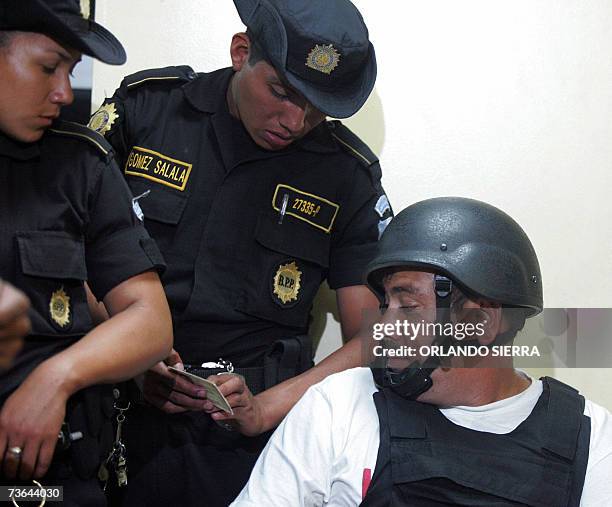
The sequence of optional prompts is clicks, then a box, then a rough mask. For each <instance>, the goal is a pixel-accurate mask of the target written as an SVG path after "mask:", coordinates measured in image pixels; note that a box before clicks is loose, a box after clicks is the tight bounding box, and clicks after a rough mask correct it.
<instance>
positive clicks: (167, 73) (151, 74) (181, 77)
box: [121, 65, 197, 90]
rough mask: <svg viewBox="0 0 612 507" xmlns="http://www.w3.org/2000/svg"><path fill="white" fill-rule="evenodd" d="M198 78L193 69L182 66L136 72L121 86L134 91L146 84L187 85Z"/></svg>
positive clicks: (126, 78)
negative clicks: (173, 83)
mask: <svg viewBox="0 0 612 507" xmlns="http://www.w3.org/2000/svg"><path fill="white" fill-rule="evenodd" d="M196 77H197V74H196V73H195V72H194V70H193V69H192V68H191V67H189V66H188V65H181V66H179V67H164V68H162V69H148V70H141V71H140V72H136V73H135V74H130V75H129V76H127V77H125V79H124V80H123V82H122V83H121V85H122V86H125V87H126V88H127V89H128V90H132V89H134V88H137V87H139V86H141V85H142V84H145V83H155V82H167V83H171V82H177V83H185V82H187V81H191V80H193V79H195V78H196Z"/></svg>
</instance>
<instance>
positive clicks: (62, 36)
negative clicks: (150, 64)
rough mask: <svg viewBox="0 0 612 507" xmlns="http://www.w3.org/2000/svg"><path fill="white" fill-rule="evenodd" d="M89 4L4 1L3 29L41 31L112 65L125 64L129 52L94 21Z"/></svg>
mask: <svg viewBox="0 0 612 507" xmlns="http://www.w3.org/2000/svg"><path fill="white" fill-rule="evenodd" d="M88 7H89V1H86V0H84V1H81V2H80V1H79V0H2V1H1V2H0V30H18V31H24V32H38V33H44V34H45V35H49V36H51V37H52V38H54V39H56V40H58V41H59V42H61V43H62V44H66V45H67V46H69V47H71V48H74V49H76V50H77V51H81V52H82V53H85V54H86V55H90V56H93V57H94V58H97V59H98V60H101V61H103V62H105V63H109V64H111V65H121V64H122V63H125V60H126V55H125V50H124V49H123V46H122V45H121V43H120V42H119V41H118V40H117V39H116V38H115V36H114V35H113V34H112V33H110V32H109V31H108V30H107V29H106V28H104V27H103V26H101V25H99V24H98V23H95V22H94V21H92V20H91V19H90V18H91V16H90V13H89V12H87V11H88V10H89V9H88Z"/></svg>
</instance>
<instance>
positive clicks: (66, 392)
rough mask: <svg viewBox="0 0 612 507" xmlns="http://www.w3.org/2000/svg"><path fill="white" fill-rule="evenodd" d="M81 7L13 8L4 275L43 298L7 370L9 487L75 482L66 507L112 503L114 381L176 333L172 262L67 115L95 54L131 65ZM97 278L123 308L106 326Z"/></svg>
mask: <svg viewBox="0 0 612 507" xmlns="http://www.w3.org/2000/svg"><path fill="white" fill-rule="evenodd" d="M81 8H84V9H86V8H87V5H85V3H84V2H82V5H79V2H78V1H76V0H48V1H44V2H43V1H41V0H15V1H13V0H10V1H3V2H2V4H1V5H0V79H1V86H0V276H1V277H2V278H3V279H4V280H7V281H8V282H10V283H12V284H14V285H15V286H16V287H18V288H19V289H21V290H22V291H24V292H25V294H26V295H27V296H28V297H29V299H30V301H31V305H32V308H31V312H30V319H31V322H32V330H31V333H30V335H29V336H27V338H26V340H25V344H24V347H23V349H22V351H21V352H20V354H19V355H18V356H17V358H16V359H15V362H14V364H13V365H12V366H11V367H10V368H9V369H8V370H6V371H3V372H2V373H0V406H1V409H0V470H1V471H0V483H1V484H2V485H17V484H20V485H27V484H30V485H32V482H31V479H32V478H34V479H38V480H39V481H41V483H42V484H43V485H46V486H59V485H62V486H63V487H64V503H63V505H105V504H106V501H105V497H104V494H103V492H102V489H101V488H100V486H99V484H98V479H97V474H98V469H99V466H100V461H101V459H100V458H101V457H102V456H103V455H106V454H108V453H109V450H110V448H111V447H112V446H111V445H109V446H108V447H107V448H103V447H102V446H101V445H100V439H101V438H102V437H103V436H104V435H105V434H106V433H107V430H108V429H111V428H110V424H108V423H107V422H109V417H108V416H109V415H110V414H109V413H108V412H105V408H108V407H105V405H104V403H103V401H105V399H106V393H107V392H108V393H109V394H110V387H109V386H102V385H100V384H102V383H112V382H117V381H120V380H123V379H126V378H129V377H132V376H134V375H135V374H138V373H139V372H141V371H144V370H145V369H146V368H148V367H150V366H151V365H153V364H155V362H156V361H159V360H160V358H163V357H165V356H166V355H167V354H168V353H169V351H170V348H171V340H172V330H171V321H170V312H169V309H168V305H167V301H166V299H165V297H164V293H163V289H162V286H161V283H160V281H159V277H158V275H157V272H156V271H157V270H158V269H160V268H161V267H163V260H162V258H161V255H160V253H159V250H158V249H157V247H156V246H155V243H154V242H153V240H152V239H151V238H150V237H149V235H148V234H147V232H146V231H145V229H144V227H143V226H142V223H141V220H140V219H139V217H138V215H139V214H140V211H139V210H138V207H137V206H136V205H135V204H133V201H132V196H131V194H130V192H129V189H128V187H127V185H126V184H125V181H124V180H123V178H122V176H121V174H120V172H119V170H118V168H117V166H116V164H115V162H114V160H113V158H112V155H113V152H112V148H111V147H110V146H109V144H108V143H107V142H106V141H105V140H104V138H103V137H102V136H99V135H97V134H96V133H95V132H92V131H91V130H89V129H87V128H86V127H83V126H79V125H76V124H71V123H66V122H62V121H58V120H57V117H58V116H59V113H60V109H61V107H62V106H64V105H67V104H69V103H70V102H71V101H72V99H73V95H72V90H71V87H70V81H69V74H70V72H71V71H72V69H73V68H74V66H75V65H76V64H77V63H78V61H79V60H80V56H81V53H85V54H89V55H92V56H94V57H96V58H98V59H100V60H102V61H105V62H107V63H111V64H120V63H123V62H124V61H125V52H124V50H123V48H122V46H121V44H120V43H119V42H118V41H117V40H116V39H115V38H114V37H113V36H112V35H111V34H110V33H109V32H108V31H106V30H105V29H104V28H102V27H101V26H99V25H97V24H96V23H94V22H93V21H91V20H90V19H89V17H88V16H89V14H91V13H88V12H86V11H85V10H84V11H81ZM86 283H87V285H88V286H89V288H90V289H91V291H92V293H93V295H95V298H97V299H98V300H101V301H103V302H104V304H105V307H106V309H107V310H108V313H109V315H110V318H109V320H108V321H107V322H105V323H104V324H103V325H101V326H99V327H97V328H95V329H92V328H93V325H92V319H91V316H90V311H89V308H88V297H87V289H86ZM110 408H111V410H112V406H111V407H110ZM60 430H62V431H61V432H60ZM60 434H61V436H62V441H61V442H60V441H59V439H58V435H60ZM109 444H112V440H111V441H110V442H109ZM20 481H22V482H20Z"/></svg>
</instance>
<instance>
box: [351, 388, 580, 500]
mask: <svg viewBox="0 0 612 507" xmlns="http://www.w3.org/2000/svg"><path fill="white" fill-rule="evenodd" d="M542 380H543V384H544V391H543V393H542V395H541V396H540V398H539V400H538V402H537V403H536V406H535V408H534V409H533V411H532V413H531V414H530V415H529V417H528V418H527V419H526V420H525V421H523V422H522V423H521V424H520V425H519V426H518V427H517V428H516V429H515V430H514V431H512V432H510V433H508V434H504V435H497V434H493V433H485V432H480V431H475V430H471V429H468V428H463V427H461V426H458V425H456V424H454V423H452V422H451V421H449V420H448V419H447V418H446V417H444V415H443V414H442V413H441V412H440V411H439V410H438V409H437V408H436V407H434V406H433V405H428V404H425V403H419V402H415V401H409V400H406V399H404V398H401V397H400V396H398V395H397V394H395V393H393V392H392V391H390V390H388V389H385V390H383V391H379V392H377V393H375V394H374V402H375V404H376V410H377V411H378V417H379V420H380V447H379V450H378V457H377V462H376V469H375V471H374V476H373V477H372V483H371V484H370V487H369V489H368V493H367V495H366V497H365V499H364V501H363V502H362V504H361V505H362V506H365V507H383V506H385V507H387V506H394V507H395V506H404V505H405V506H419V507H427V506H439V505H466V506H468V505H469V506H487V507H492V506H508V505H528V506H534V507H535V506H542V507H556V506H559V507H560V506H563V507H571V506H578V505H579V504H580V497H581V495H582V486H583V484H584V477H585V473H586V466H587V461H588V456H589V441H590V434H591V421H590V419H589V418H588V417H586V416H584V415H583V412H584V398H583V397H582V396H581V395H580V394H578V392H577V391H576V390H575V389H573V388H571V387H569V386H567V385H565V384H563V383H561V382H559V381H557V380H555V379H552V378H549V377H545V378H543V379H542Z"/></svg>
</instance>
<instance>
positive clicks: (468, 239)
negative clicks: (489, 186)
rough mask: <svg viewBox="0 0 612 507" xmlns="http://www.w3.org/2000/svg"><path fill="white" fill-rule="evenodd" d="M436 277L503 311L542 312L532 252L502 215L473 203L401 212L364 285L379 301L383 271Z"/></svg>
mask: <svg viewBox="0 0 612 507" xmlns="http://www.w3.org/2000/svg"><path fill="white" fill-rule="evenodd" d="M399 266H406V267H408V268H415V269H418V268H425V269H431V270H434V271H436V272H439V273H441V274H443V275H445V276H448V277H449V278H450V279H452V280H454V281H456V282H457V283H458V284H459V285H461V286H463V287H464V288H465V289H467V290H468V291H470V292H471V293H474V294H476V295H478V296H482V297H483V298H485V299H488V300H491V301H496V302H498V303H501V304H502V305H505V306H518V307H523V308H526V309H527V315H526V316H527V317H531V316H533V315H536V314H538V313H539V312H541V311H542V306H543V301H542V280H541V277H540V266H539V264H538V258H537V256H536V253H535V250H534V249H533V246H532V245H531V242H530V241H529V238H528V237H527V235H526V234H525V232H524V231H523V229H521V227H520V226H519V225H518V224H517V223H516V222H515V221H514V220H513V219H512V218H510V217H509V216H508V215H506V214H505V213H504V212H503V211H501V210H499V209H497V208H495V207H494V206H491V205H490V204H486V203H484V202H481V201H476V200H473V199H466V198H463V197H438V198H434V199H427V200H425V201H421V202H418V203H416V204H413V205H412V206H409V207H408V208H406V209H404V210H403V211H402V212H401V213H399V214H398V215H397V216H396V217H395V218H394V219H393V220H392V221H391V223H390V224H389V226H388V227H387V229H386V230H385V232H384V234H383V236H382V238H381V240H380V241H379V243H378V254H377V255H376V258H375V259H374V260H373V261H372V262H371V263H370V264H369V266H368V268H367V270H366V273H367V278H366V283H367V284H368V286H369V287H370V289H372V291H374V293H375V294H376V295H377V296H378V298H379V299H380V300H381V301H382V300H383V299H384V290H383V284H382V279H383V276H384V274H385V272H386V269H385V268H390V267H399Z"/></svg>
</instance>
